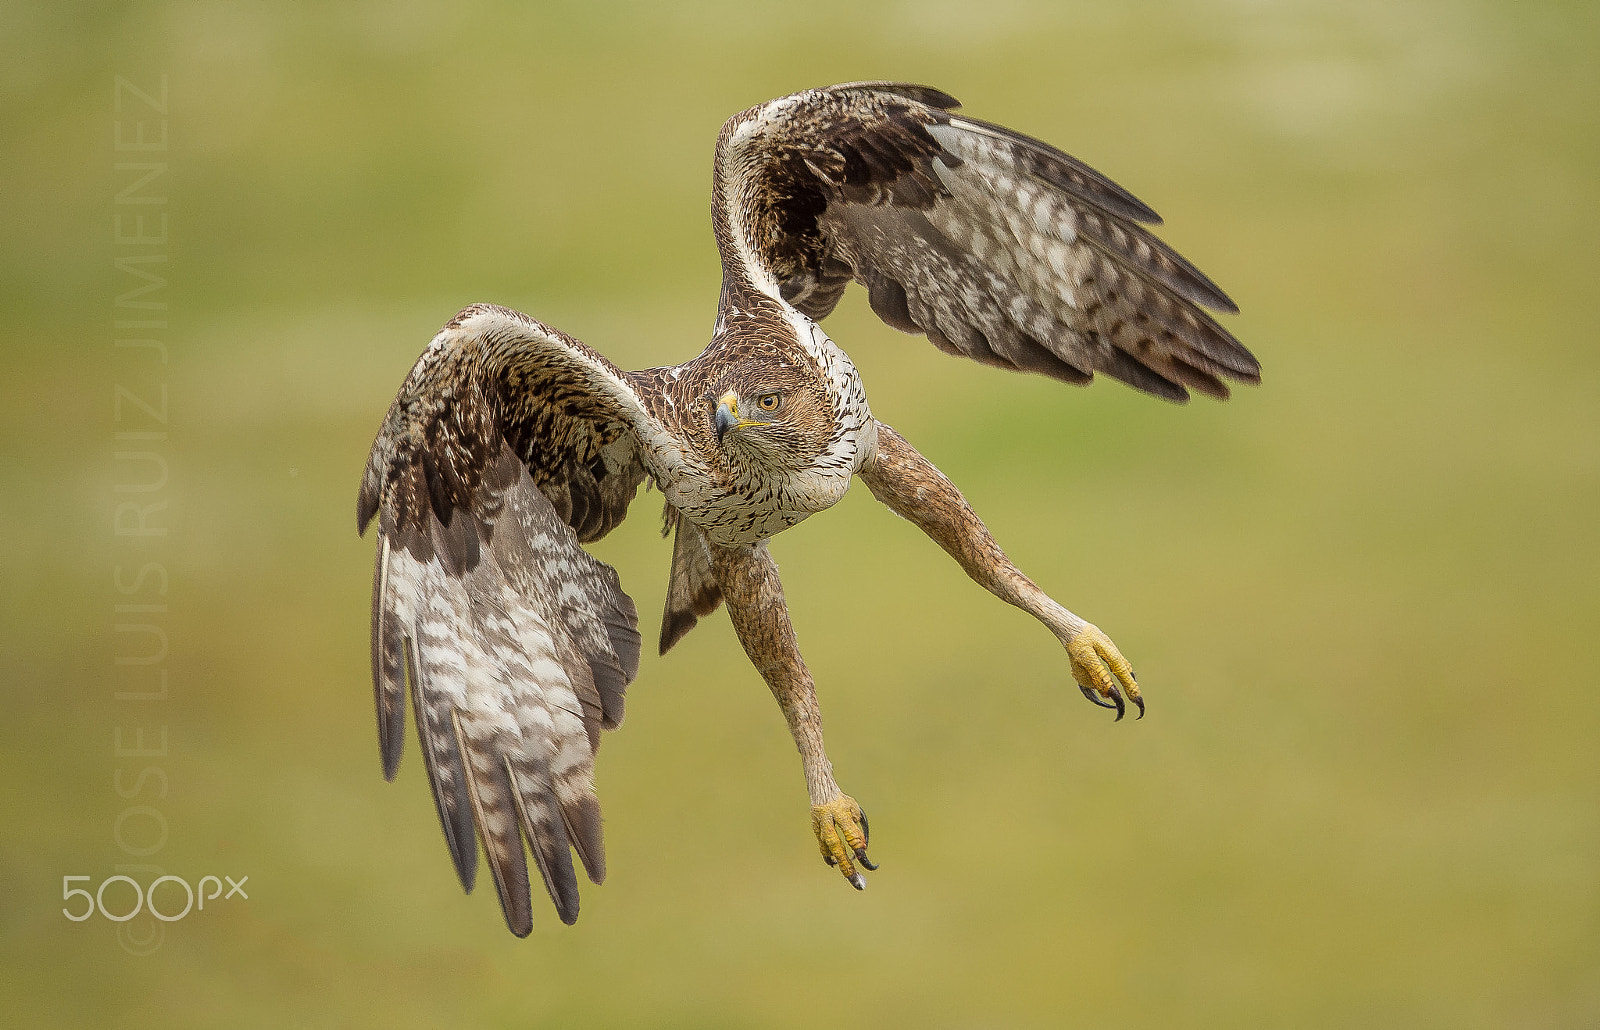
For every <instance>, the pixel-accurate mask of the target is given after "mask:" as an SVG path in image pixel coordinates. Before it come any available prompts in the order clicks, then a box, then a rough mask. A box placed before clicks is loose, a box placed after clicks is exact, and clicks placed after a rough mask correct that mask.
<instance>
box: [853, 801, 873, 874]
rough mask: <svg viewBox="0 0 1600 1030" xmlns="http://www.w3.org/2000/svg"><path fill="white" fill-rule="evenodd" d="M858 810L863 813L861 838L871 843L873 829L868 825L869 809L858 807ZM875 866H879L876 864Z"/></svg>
mask: <svg viewBox="0 0 1600 1030" xmlns="http://www.w3.org/2000/svg"><path fill="white" fill-rule="evenodd" d="M856 811H857V812H860V813H861V839H862V840H863V841H864V842H866V843H867V844H871V843H872V830H871V829H870V828H869V827H868V826H867V810H866V809H865V808H859V807H858V808H857V809H856ZM873 868H877V867H876V866H874V867H873Z"/></svg>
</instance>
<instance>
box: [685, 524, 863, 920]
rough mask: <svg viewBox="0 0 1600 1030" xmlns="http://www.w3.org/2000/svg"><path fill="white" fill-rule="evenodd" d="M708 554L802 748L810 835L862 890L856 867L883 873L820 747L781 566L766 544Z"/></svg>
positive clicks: (858, 814) (817, 715)
mask: <svg viewBox="0 0 1600 1030" xmlns="http://www.w3.org/2000/svg"><path fill="white" fill-rule="evenodd" d="M709 549H710V552H711V567H712V570H713V571H714V572H715V574H716V577H717V583H718V585H719V586H720V587H721V588H722V596H723V599H724V601H725V602H726V603H727V605H728V616H729V617H730V618H731V619H732V620H733V628H734V630H735V631H736V632H737V633H738V634H739V642H740V643H741V644H743V645H744V651H745V654H747V655H749V656H750V662H751V664H753V665H754V666H755V667H756V671H757V672H759V673H761V675H762V678H764V679H765V680H766V681H767V686H768V687H770V688H772V695H773V696H774V697H776V698H777V699H778V707H780V708H782V709H783V715H784V718H785V719H787V720H788V721H789V732H790V734H791V735H793V737H794V743H795V747H797V748H799V750H800V763H801V766H802V767H803V768H804V770H805V775H806V793H807V794H808V795H810V798H811V829H812V832H813V833H815V834H816V835H817V843H818V845H819V846H820V847H821V848H822V858H823V861H825V862H827V863H828V864H829V865H836V866H838V867H839V871H840V872H841V873H843V874H844V877H845V879H847V880H849V881H850V883H851V885H852V886H853V887H855V889H856V890H862V889H863V888H865V887H866V881H865V880H864V879H862V876H861V874H860V873H859V872H857V871H856V868H855V863H858V862H859V863H860V864H861V866H862V868H864V869H868V870H871V869H876V868H877V866H875V865H873V864H872V862H871V860H870V859H868V858H867V816H866V813H865V812H863V811H862V810H861V806H860V805H858V804H857V803H856V799H855V798H853V797H851V796H850V795H848V794H846V793H845V792H844V791H842V790H840V789H839V784H837V783H835V782H834V779H833V763H832V762H829V761H828V754H827V752H826V751H825V750H823V746H822V711H821V709H820V708H818V707H817V692H816V686H815V684H814V683H813V681H812V679H811V673H810V671H808V670H807V669H806V666H805V662H804V661H803V660H802V659H801V657H800V646H799V644H798V643H797V642H796V640H795V635H794V627H793V626H792V625H790V623H789V610H788V607H787V606H786V605H785V604H784V601H783V584H782V583H780V582H779V581H778V563H777V562H775V561H773V560H772V555H771V554H769V553H768V552H767V545H766V542H765V541H763V542H761V543H758V544H755V545H753V546H750V545H746V546H742V547H718V546H715V545H712V546H711V547H710V548H709Z"/></svg>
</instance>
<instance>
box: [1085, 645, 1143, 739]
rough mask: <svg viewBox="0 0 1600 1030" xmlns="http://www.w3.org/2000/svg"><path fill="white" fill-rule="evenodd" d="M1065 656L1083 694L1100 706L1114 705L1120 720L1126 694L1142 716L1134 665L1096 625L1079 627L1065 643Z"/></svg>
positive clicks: (1140, 698)
mask: <svg viewBox="0 0 1600 1030" xmlns="http://www.w3.org/2000/svg"><path fill="white" fill-rule="evenodd" d="M1067 656H1068V657H1069V658H1071V659H1072V678H1073V679H1075V680H1077V681H1078V689H1079V690H1081V691H1083V696H1084V697H1086V698H1088V699H1089V700H1090V701H1093V702H1094V703H1095V704H1097V705H1099V706H1100V707H1101V708H1115V709H1116V710H1117V718H1118V719H1120V718H1122V716H1123V714H1124V713H1125V712H1126V710H1127V709H1126V707H1125V706H1124V705H1123V703H1122V698H1123V695H1124V694H1126V695H1127V698H1128V700H1129V701H1132V702H1133V703H1134V706H1135V707H1137V708H1138V709H1139V718H1141V719H1143V718H1144V698H1142V697H1140V696H1139V682H1138V680H1136V679H1134V678H1133V666H1131V665H1129V664H1128V660H1127V659H1126V658H1124V657H1122V652H1121V651H1118V650H1117V645H1116V644H1113V643H1112V642H1111V638H1110V637H1108V636H1106V635H1105V634H1104V633H1102V632H1100V629H1099V627H1097V626H1093V625H1085V626H1084V627H1083V628H1082V629H1081V630H1079V631H1078V634H1077V636H1075V637H1073V638H1072V640H1071V641H1070V642H1069V643H1068V644H1067ZM1101 698H1105V699H1106V700H1101Z"/></svg>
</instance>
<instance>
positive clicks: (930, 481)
mask: <svg viewBox="0 0 1600 1030" xmlns="http://www.w3.org/2000/svg"><path fill="white" fill-rule="evenodd" d="M860 475H861V478H862V479H863V480H864V481H865V482H866V484H867V488H868V489H870V490H871V491H872V496H874V497H876V498H877V499H878V500H880V501H882V502H883V503H884V504H886V505H888V506H889V509H890V510H891V511H893V512H895V514H897V515H901V516H903V517H905V518H907V519H909V520H910V521H912V522H914V523H916V525H917V527H918V528H920V529H921V530H922V531H923V532H924V533H926V534H928V536H930V537H932V538H933V540H934V542H936V543H937V544H938V545H939V546H940V547H943V548H944V549H945V550H946V551H948V552H949V553H950V556H951V557H952V558H954V559H955V560H956V561H957V562H959V563H960V564H961V567H962V568H963V569H965V570H966V572H967V575H969V576H971V577H972V578H973V579H974V580H976V581H977V582H978V583H980V584H981V585H982V586H983V587H984V588H985V589H987V590H988V591H989V592H990V593H992V594H994V595H995V596H996V597H998V598H1000V599H1001V600H1002V601H1005V602H1007V603H1009V604H1014V605H1016V606H1017V607H1018V608H1021V609H1022V610H1023V611H1025V612H1027V613H1029V614H1030V615H1032V616H1033V617H1034V618H1036V619H1038V620H1039V621H1040V622H1042V623H1044V624H1045V625H1046V626H1048V627H1049V628H1050V631H1051V632H1052V633H1054V634H1055V635H1056V638H1057V639H1058V640H1060V641H1061V643H1062V646H1064V647H1065V648H1066V649H1067V657H1068V658H1069V660H1070V661H1071V663H1072V678H1073V679H1075V680H1077V681H1078V689H1079V690H1081V691H1082V692H1083V696H1084V697H1087V698H1088V699H1089V700H1090V701H1093V702H1094V703H1095V704H1098V705H1101V706H1102V707H1105V708H1115V709H1116V710H1117V718H1119V719H1120V718H1122V713H1123V709H1124V706H1123V697H1124V696H1126V697H1127V699H1128V700H1129V701H1132V702H1133V703H1134V705H1135V706H1136V707H1137V708H1138V709H1139V714H1140V715H1141V716H1142V715H1144V699H1143V698H1141V697H1140V696H1139V684H1138V683H1137V682H1136V681H1135V680H1134V678H1133V669H1132V667H1131V666H1129V665H1128V660H1127V659H1126V658H1124V657H1122V652H1121V651H1119V650H1117V645H1115V644H1113V643H1112V642H1111V638H1110V637H1108V636H1106V635H1105V634H1104V633H1102V632H1101V631H1100V630H1099V628H1098V627H1096V626H1094V625H1093V624H1091V623H1088V622H1085V621H1084V620H1083V619H1080V618H1078V617H1077V616H1076V615H1074V614H1072V613H1071V612H1069V611H1067V610H1066V609H1065V608H1063V607H1062V606H1061V605H1059V604H1057V603H1056V602H1055V601H1054V600H1053V599H1052V598H1051V597H1050V595H1048V594H1046V593H1045V592H1044V591H1043V590H1040V589H1039V588H1038V587H1037V586H1035V585H1034V582H1033V580H1031V579H1029V578H1028V577H1027V576H1025V575H1023V574H1022V572H1021V570H1019V569H1018V568H1017V567H1016V566H1015V565H1013V564H1011V560H1010V559H1009V558H1007V557H1006V554H1005V552H1004V551H1002V550H1001V549H1000V545H999V544H997V543H995V540H994V537H993V536H991V535H990V534H989V530H988V527H986V526H984V524H983V520H982V519H980V518H979V517H978V513H977V512H975V511H973V510H972V507H971V506H970V505H968V504H967V502H966V499H965V498H964V497H962V496H961V491H960V490H957V489H956V487H955V484H953V483H951V482H950V480H949V479H947V478H945V475H944V473H942V472H940V471H939V470H938V469H937V468H935V467H934V466H933V463H932V462H930V461H928V459H927V458H924V457H923V456H922V455H921V454H919V453H917V449H916V448H915V447H913V446H911V445H910V444H909V443H907V442H906V439H905V437H903V436H901V435H900V434H899V433H897V432H895V431H894V430H893V429H890V428H889V427H888V426H886V425H884V424H883V423H882V422H879V423H878V453H877V455H876V456H875V457H874V458H873V460H872V461H871V462H869V463H868V464H867V465H866V466H865V467H864V468H862V469H861V472H860ZM1102 699H1103V700H1102Z"/></svg>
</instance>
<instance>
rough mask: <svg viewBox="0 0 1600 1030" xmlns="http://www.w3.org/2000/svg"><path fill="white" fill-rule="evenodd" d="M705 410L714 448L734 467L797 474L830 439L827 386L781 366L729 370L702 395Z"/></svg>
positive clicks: (757, 364)
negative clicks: (793, 471) (756, 467)
mask: <svg viewBox="0 0 1600 1030" xmlns="http://www.w3.org/2000/svg"><path fill="white" fill-rule="evenodd" d="M707 406H708V409H709V411H708V414H709V416H710V420H711V428H712V431H713V432H715V434H716V438H717V445H718V447H720V448H721V449H722V451H723V453H724V454H725V455H726V456H727V457H728V459H729V460H730V461H731V462H734V463H736V464H741V465H752V464H757V465H765V466H775V467H779V468H784V469H791V470H798V469H803V468H805V467H807V466H808V465H810V464H811V463H812V461H813V460H814V459H815V458H816V457H817V456H818V455H820V454H821V453H822V452H824V451H825V450H827V448H828V445H829V443H830V442H831V441H832V439H833V437H834V429H835V425H836V419H835V417H834V413H833V406H832V405H831V404H830V403H829V402H828V391H827V381H826V380H825V379H823V378H822V376H820V375H819V374H817V373H816V372H815V371H813V370H811V369H809V368H806V367H804V366H801V365H796V364H792V363H790V362H787V361H750V362H741V363H740V364H738V365H735V366H734V367H733V368H731V369H730V370H729V371H728V373H727V374H726V375H723V376H721V377H719V380H718V382H717V383H716V385H715V386H714V388H713V389H712V390H711V391H709V392H708V394H707Z"/></svg>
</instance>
